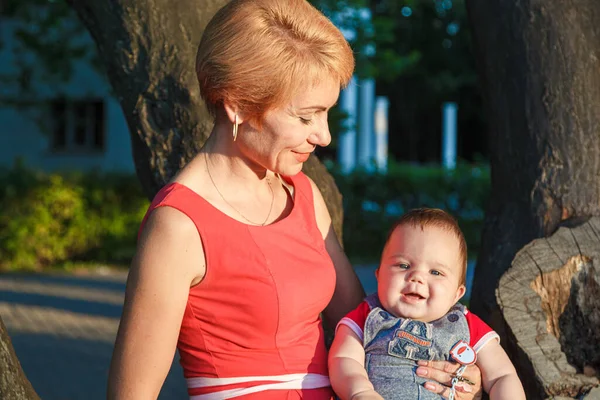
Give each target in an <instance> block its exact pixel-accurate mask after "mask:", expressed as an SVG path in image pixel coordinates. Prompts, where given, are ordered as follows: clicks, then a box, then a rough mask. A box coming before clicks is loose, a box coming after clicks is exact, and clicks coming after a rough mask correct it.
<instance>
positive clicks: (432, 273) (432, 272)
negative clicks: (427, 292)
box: [431, 269, 442, 275]
mask: <svg viewBox="0 0 600 400" xmlns="http://www.w3.org/2000/svg"><path fill="white" fill-rule="evenodd" d="M431 275H442V273H441V272H440V271H438V270H435V269H432V270H431Z"/></svg>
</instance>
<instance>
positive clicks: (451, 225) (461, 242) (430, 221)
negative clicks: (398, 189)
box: [386, 208, 467, 285]
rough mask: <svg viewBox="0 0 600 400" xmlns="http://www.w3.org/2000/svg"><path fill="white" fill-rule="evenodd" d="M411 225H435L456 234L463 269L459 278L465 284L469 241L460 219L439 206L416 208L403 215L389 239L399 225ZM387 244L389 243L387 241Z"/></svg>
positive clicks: (422, 226) (423, 226)
mask: <svg viewBox="0 0 600 400" xmlns="http://www.w3.org/2000/svg"><path fill="white" fill-rule="evenodd" d="M403 225H409V226H412V227H420V228H421V229H424V228H426V227H428V226H434V227H437V228H441V229H445V230H447V231H448V232H450V233H452V234H454V236H456V238H457V239H458V252H459V257H460V258H459V262H460V265H461V266H462V271H461V275H460V279H459V284H461V285H464V284H465V283H466V278H467V277H466V275H467V241H466V240H465V235H464V234H463V232H462V230H461V229H460V227H459V226H458V221H457V220H456V218H454V217H453V216H452V215H450V214H448V213H447V212H446V211H444V210H440V209H439V208H415V209H412V210H410V211H409V212H407V213H406V214H404V215H402V216H401V217H400V219H399V220H398V221H396V223H395V224H394V226H393V227H392V229H391V231H390V234H389V235H388V239H387V241H389V240H390V237H391V236H392V233H394V231H395V230H396V228H398V227H399V226H403ZM386 244H387V243H386Z"/></svg>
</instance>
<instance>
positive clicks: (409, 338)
mask: <svg viewBox="0 0 600 400" xmlns="http://www.w3.org/2000/svg"><path fill="white" fill-rule="evenodd" d="M466 266H467V245H466V242H465V238H464V236H463V234H462V232H461V230H460V228H459V227H458V224H457V222H456V220H455V219H454V218H453V217H452V216H451V215H449V214H448V213H446V212H444V211H442V210H438V209H416V210H412V211H410V212H408V213H407V214H405V215H404V216H402V218H401V219H400V220H399V221H398V223H397V224H396V226H395V227H394V229H393V230H392V232H391V234H390V236H389V238H388V240H387V243H386V245H385V248H384V250H383V254H382V256H381V263H380V265H379V268H377V271H376V276H377V283H378V288H377V293H374V294H372V295H370V296H368V297H367V298H366V299H365V300H364V301H363V302H362V303H361V304H360V305H359V306H358V307H357V308H356V309H355V310H353V311H351V312H350V313H348V315H346V316H345V317H344V318H343V319H342V320H341V321H340V323H339V324H338V326H337V330H336V334H335V339H334V341H333V344H332V346H331V350H330V352H329V375H330V380H331V384H332V387H333V389H334V390H335V392H336V393H337V395H338V396H339V397H340V398H341V399H342V400H349V399H352V400H359V399H381V398H384V399H386V400H390V399H401V400H405V399H436V400H439V399H440V398H443V397H441V396H440V395H438V394H435V393H433V392H430V391H428V390H426V389H425V388H424V387H423V384H424V383H425V382H426V380H425V379H424V378H420V377H418V376H417V375H416V373H415V369H416V366H417V362H418V361H419V360H453V361H456V362H458V363H460V364H462V365H465V366H466V365H470V364H473V363H475V364H477V366H478V367H479V368H480V369H481V372H482V377H483V388H484V390H485V391H486V392H487V393H489V395H490V398H491V399H492V400H496V399H509V400H520V399H525V394H524V391H523V386H522V385H521V382H520V380H519V378H518V376H517V373H516V371H515V368H514V366H513V365H512V363H511V361H510V359H509V358H508V356H507V354H506V353H505V352H504V350H503V349H502V347H501V346H500V343H499V340H500V339H499V337H498V335H497V334H496V332H494V331H493V330H492V329H491V328H490V327H489V326H488V325H486V324H485V323H484V322H483V321H481V320H480V319H479V318H478V317H477V316H475V315H474V314H472V313H470V312H469V311H468V310H467V309H466V308H465V307H464V306H463V305H461V304H459V303H457V301H458V300H459V299H460V298H461V297H462V296H463V295H464V294H465V275H466ZM461 372H462V371H461ZM454 396H455V391H454V389H453V390H451V394H450V398H453V397H454Z"/></svg>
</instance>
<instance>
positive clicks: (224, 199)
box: [204, 155, 275, 226]
mask: <svg viewBox="0 0 600 400" xmlns="http://www.w3.org/2000/svg"><path fill="white" fill-rule="evenodd" d="M204 161H205V162H206V171H207V172H208V177H209V178H210V181H211V182H212V184H213V186H214V187H215V189H216V191H217V193H219V196H221V198H222V199H223V201H224V202H225V203H226V204H227V205H228V206H229V207H231V208H232V209H234V210H235V212H237V213H238V214H240V216H241V217H242V218H244V219H245V220H246V221H247V222H249V223H251V224H252V225H257V226H265V224H266V223H267V221H268V220H269V217H270V216H271V211H272V210H273V203H274V202H275V192H274V191H273V187H272V186H271V180H270V179H269V177H267V183H268V184H269V189H270V190H271V205H270V206H269V213H268V214H267V218H265V220H264V221H263V223H262V224H260V223H257V222H254V221H250V220H249V219H248V218H246V217H245V216H244V214H242V213H241V212H240V211H239V210H238V209H237V208H235V207H234V206H233V205H232V204H231V203H230V202H228V201H227V199H226V198H225V196H223V194H222V193H221V192H220V191H219V188H218V187H217V185H216V184H215V181H214V179H213V177H212V175H211V174H210V168H208V157H207V156H206V155H205V156H204Z"/></svg>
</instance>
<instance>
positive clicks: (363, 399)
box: [350, 390, 383, 400]
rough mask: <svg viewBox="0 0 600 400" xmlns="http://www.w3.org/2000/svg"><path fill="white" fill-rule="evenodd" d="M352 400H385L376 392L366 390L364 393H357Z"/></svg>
mask: <svg viewBox="0 0 600 400" xmlns="http://www.w3.org/2000/svg"><path fill="white" fill-rule="evenodd" d="M350 400H383V397H381V396H380V395H379V394H377V392H375V391H374V390H366V391H364V392H360V393H356V394H355V395H354V396H352V397H351V398H350Z"/></svg>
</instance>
